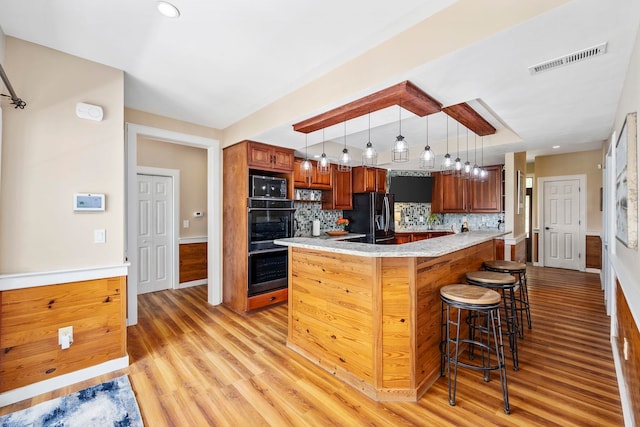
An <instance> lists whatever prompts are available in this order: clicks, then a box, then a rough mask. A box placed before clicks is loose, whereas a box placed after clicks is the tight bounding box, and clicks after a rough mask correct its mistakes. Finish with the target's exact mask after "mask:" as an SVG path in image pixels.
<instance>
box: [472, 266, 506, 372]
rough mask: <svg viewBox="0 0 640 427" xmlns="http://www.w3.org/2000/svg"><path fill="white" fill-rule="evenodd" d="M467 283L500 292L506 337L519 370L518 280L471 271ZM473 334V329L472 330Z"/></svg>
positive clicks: (498, 274) (490, 272) (501, 275)
mask: <svg viewBox="0 0 640 427" xmlns="http://www.w3.org/2000/svg"><path fill="white" fill-rule="evenodd" d="M466 278H467V283H468V284H469V285H475V286H479V287H483V288H489V289H493V290H496V291H498V292H499V293H500V294H501V295H502V301H503V302H504V320H505V324H506V328H505V329H506V335H507V336H508V338H509V350H510V351H511V359H512V360H513V370H514V371H517V370H518V369H519V363H518V339H517V334H518V330H519V328H518V318H517V315H516V314H517V310H516V291H517V285H516V278H515V277H513V276H512V275H511V274H508V273H496V272H494V271H485V270H482V271H469V272H467V273H466ZM471 332H473V329H471Z"/></svg>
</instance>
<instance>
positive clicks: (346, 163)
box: [338, 121, 351, 172]
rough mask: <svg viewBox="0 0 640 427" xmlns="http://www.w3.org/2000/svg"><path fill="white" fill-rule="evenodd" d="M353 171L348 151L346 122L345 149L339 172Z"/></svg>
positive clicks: (345, 126) (345, 127)
mask: <svg viewBox="0 0 640 427" xmlns="http://www.w3.org/2000/svg"><path fill="white" fill-rule="evenodd" d="M350 171H351V154H349V150H348V149H347V122H346V121H345V122H344V148H343V149H342V154H341V155H340V160H339V161H338V172H350Z"/></svg>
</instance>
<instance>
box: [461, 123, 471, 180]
mask: <svg viewBox="0 0 640 427" xmlns="http://www.w3.org/2000/svg"><path fill="white" fill-rule="evenodd" d="M466 129H467V160H466V161H465V162H464V165H463V166H462V176H463V177H464V178H465V179H469V178H470V177H471V162H469V128H466Z"/></svg>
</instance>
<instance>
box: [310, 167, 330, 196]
mask: <svg viewBox="0 0 640 427" xmlns="http://www.w3.org/2000/svg"><path fill="white" fill-rule="evenodd" d="M311 163H312V164H313V176H312V177H311V188H314V189H316V190H331V188H332V180H331V178H332V176H333V174H332V173H327V174H324V175H322V174H319V173H318V162H316V161H315V160H311Z"/></svg>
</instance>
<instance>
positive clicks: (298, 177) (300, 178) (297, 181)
mask: <svg viewBox="0 0 640 427" xmlns="http://www.w3.org/2000/svg"><path fill="white" fill-rule="evenodd" d="M303 161H304V159H301V158H299V157H296V158H295V159H294V161H293V186H294V187H295V188H307V187H309V178H308V177H306V176H304V175H302V170H301V169H300V166H301V165H302V162H303Z"/></svg>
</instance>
